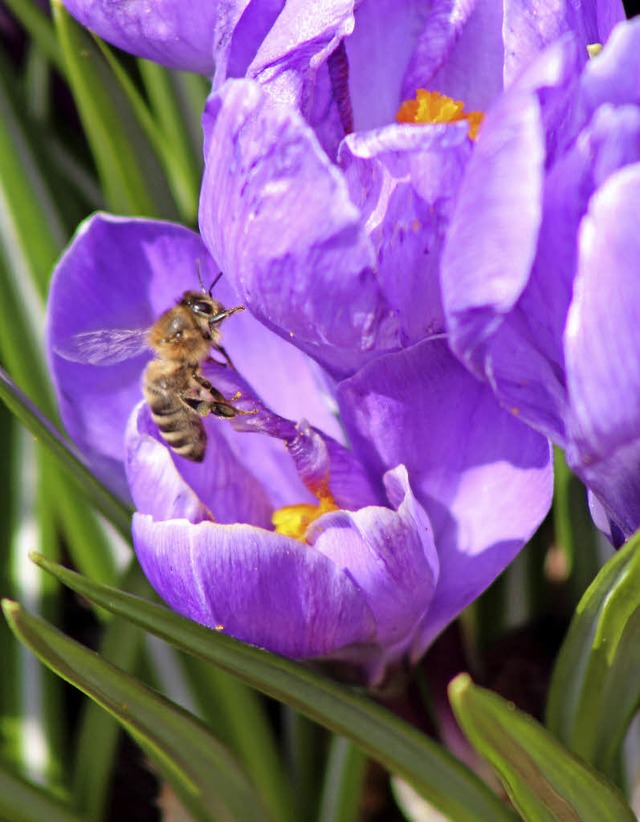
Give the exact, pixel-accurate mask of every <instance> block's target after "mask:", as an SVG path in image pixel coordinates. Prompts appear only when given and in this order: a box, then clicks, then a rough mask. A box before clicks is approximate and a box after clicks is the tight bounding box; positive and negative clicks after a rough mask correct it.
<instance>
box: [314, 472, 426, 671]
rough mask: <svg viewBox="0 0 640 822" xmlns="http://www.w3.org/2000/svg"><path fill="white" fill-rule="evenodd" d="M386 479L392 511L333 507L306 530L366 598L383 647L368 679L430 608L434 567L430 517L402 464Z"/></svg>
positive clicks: (398, 651)
mask: <svg viewBox="0 0 640 822" xmlns="http://www.w3.org/2000/svg"><path fill="white" fill-rule="evenodd" d="M386 481H387V482H388V483H389V485H390V488H391V491H390V496H392V497H393V501H394V503H395V505H396V506H397V510H395V511H394V510H391V509H389V508H381V507H370V508H362V509H360V510H359V511H353V512H349V511H336V512H333V513H330V514H325V515H324V516H323V517H321V518H320V519H318V520H317V521H316V522H315V523H313V525H312V526H311V527H310V529H309V532H308V537H309V541H310V543H311V545H312V546H313V547H314V548H315V549H316V550H317V551H320V552H321V553H322V554H324V555H325V556H328V557H331V559H332V560H333V561H334V562H335V563H336V565H337V566H338V567H339V568H343V569H344V570H345V572H348V574H349V576H350V577H351V578H352V579H353V580H354V581H355V582H356V583H357V585H358V587H359V588H360V589H361V590H362V591H363V593H364V595H365V597H366V599H367V601H368V603H369V607H370V608H371V611H372V613H373V616H374V619H375V621H376V643H377V644H379V646H380V647H381V648H383V649H385V653H384V654H383V655H380V652H379V651H378V652H377V654H376V655H375V657H374V659H373V660H372V663H373V665H374V667H373V668H370V672H369V675H370V677H371V679H372V680H373V681H376V680H377V679H378V678H379V677H380V676H381V675H382V673H383V671H384V667H385V663H386V661H389V660H391V659H394V658H395V659H399V658H401V657H402V656H404V655H406V653H407V650H408V648H409V647H410V646H411V644H412V642H413V641H414V639H415V634H416V632H417V630H418V628H419V626H420V623H421V621H422V619H423V616H424V614H425V612H426V611H427V610H428V608H429V605H430V602H431V599H432V597H433V593H434V590H435V587H436V583H437V580H438V570H439V561H438V555H437V552H436V549H435V545H434V541H433V532H432V530H431V525H430V523H429V518H428V516H427V514H426V513H425V511H424V509H423V508H422V506H421V505H420V504H419V503H418V502H417V501H416V499H415V497H414V496H413V494H412V492H411V489H410V487H409V481H408V477H407V472H406V469H405V468H404V467H403V466H400V467H398V468H396V469H394V470H393V471H390V472H389V473H388V474H387V477H386ZM376 669H377V671H376Z"/></svg>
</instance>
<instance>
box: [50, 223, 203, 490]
mask: <svg viewBox="0 0 640 822" xmlns="http://www.w3.org/2000/svg"><path fill="white" fill-rule="evenodd" d="M198 261H200V265H201V270H202V276H203V278H205V279H206V280H208V281H211V280H212V279H213V275H214V273H215V269H214V266H213V262H212V261H211V258H210V257H209V254H208V252H207V251H206V249H205V248H204V246H203V245H202V242H201V240H200V238H199V237H198V235H197V234H194V233H193V232H191V231H188V230H187V229H185V228H182V227H181V226H177V225H173V224H171V223H162V222H156V221H152V220H136V219H125V218H121V217H112V216H109V215H106V214H96V215H94V216H93V217H90V218H89V219H88V220H86V221H85V222H84V223H82V224H81V226H80V228H79V229H78V231H77V233H76V235H75V237H74V238H73V240H72V242H71V244H70V245H69V247H68V248H67V250H66V252H65V254H64V255H63V257H62V258H61V260H60V262H59V263H58V265H57V266H56V269H55V271H54V274H53V279H52V282H51V290H50V295H49V305H48V314H47V330H46V335H47V351H48V357H49V365H50V369H51V372H52V374H53V380H54V385H55V388H56V393H57V395H58V402H59V406H60V413H61V415H62V420H63V422H64V424H65V427H66V429H67V431H68V432H69V435H70V436H71V437H72V439H73V440H74V442H75V443H76V444H77V445H78V447H79V448H80V449H81V450H82V452H83V453H84V454H85V455H86V456H87V458H88V459H89V461H90V463H91V465H92V467H93V469H94V470H95V471H96V473H97V475H98V476H99V477H100V478H101V479H102V480H103V481H104V482H106V483H107V484H108V485H109V486H110V487H111V488H112V489H113V490H115V491H116V492H118V493H119V494H120V495H121V496H123V497H125V498H127V497H128V492H127V490H126V481H125V477H124V468H123V461H124V455H125V452H124V431H125V428H126V425H127V420H128V418H129V415H130V413H131V410H132V409H133V407H134V406H135V405H136V403H137V402H138V401H139V399H140V398H141V387H140V380H141V375H142V371H143V369H144V367H145V364H146V363H147V361H148V360H149V358H150V356H151V353H150V352H149V351H148V350H147V349H146V346H145V343H144V332H145V330H146V329H147V328H149V326H150V325H151V324H152V322H153V321H154V320H155V319H157V317H159V316H160V314H161V313H162V312H163V311H164V310H165V309H167V308H169V307H171V305H173V304H174V303H175V301H176V298H177V297H179V296H180V294H181V293H182V292H183V291H184V290H185V289H187V288H194V287H197V282H198V279H197V262H198ZM96 332H100V334H101V338H100V339H98V341H97V342H96V341H94V342H91V340H92V339H93V337H92V335H95V334H96ZM87 334H88V335H90V336H89V338H87V337H86V336H83V335H87ZM78 335H80V336H78ZM131 342H133V343H135V345H131V344H130V343H131ZM91 363H93V364H91Z"/></svg>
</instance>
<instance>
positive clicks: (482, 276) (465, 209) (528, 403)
mask: <svg viewBox="0 0 640 822" xmlns="http://www.w3.org/2000/svg"><path fill="white" fill-rule="evenodd" d="M580 59H581V58H580V57H579V56H578V54H577V51H576V48H575V45H574V44H573V43H572V42H571V41H567V40H564V41H560V42H559V43H557V44H556V45H554V46H553V47H551V48H550V49H549V50H548V51H547V52H546V53H545V55H544V57H542V58H541V59H540V60H539V61H537V62H536V63H535V64H534V65H533V66H531V67H530V68H529V70H528V71H527V72H526V73H525V74H524V75H523V76H522V77H521V78H520V79H519V81H518V83H517V84H516V85H515V86H514V87H513V88H512V89H511V90H510V91H509V92H507V93H506V94H505V95H504V96H503V97H502V98H500V100H499V101H498V102H497V103H496V105H495V106H494V108H493V109H492V110H491V111H490V113H489V115H488V116H487V119H486V121H485V123H484V125H483V128H482V131H481V134H480V138H479V140H478V143H477V146H476V150H475V151H474V152H473V155H472V157H471V160H470V162H469V165H468V168H467V172H466V174H465V177H464V179H463V183H462V186H461V189H460V196H459V198H458V202H457V205H456V209H455V211H454V215H453V218H452V222H451V227H450V230H449V233H448V236H447V241H446V244H445V249H444V253H443V264H442V293H443V302H444V307H445V314H446V316H447V326H448V329H449V331H450V334H451V346H452V348H453V350H454V351H455V352H456V354H457V355H458V356H459V357H460V358H461V359H462V361H463V362H464V363H465V364H466V365H467V367H468V368H470V370H472V371H473V373H475V374H476V375H477V376H479V377H481V378H484V379H486V380H488V381H489V382H490V383H491V384H492V385H493V387H494V390H495V392H496V395H497V396H498V398H499V399H500V401H501V402H502V404H503V405H504V406H505V407H507V408H510V409H513V410H514V411H515V412H516V413H518V414H519V415H521V417H522V418H523V419H525V420H527V421H528V422H530V423H531V424H532V425H535V426H536V427H537V428H539V430H541V431H542V432H543V433H545V434H546V435H549V436H553V437H554V438H556V439H557V440H558V441H563V437H564V413H565V403H566V396H565V387H564V380H563V368H562V362H561V361H562V354H561V350H560V348H559V346H558V341H557V335H556V337H555V338H554V337H553V335H549V334H548V333H546V331H545V329H544V327H542V328H541V329H539V330H537V329H533V328H532V327H531V311H532V309H531V305H532V304H534V305H540V304H544V303H545V301H548V297H549V295H548V294H547V293H545V289H547V290H548V288H549V287H552V286H553V288H554V289H555V290H556V291H557V292H558V293H559V294H560V296H561V298H560V299H559V300H557V301H556V300H551V301H550V302H551V305H552V308H551V309H550V310H551V312H552V315H551V316H550V317H549V318H548V319H547V320H544V318H545V317H547V314H546V312H545V313H544V314H543V315H542V317H541V319H540V322H543V321H544V322H546V323H547V325H549V326H551V327H559V326H560V327H561V324H562V322H563V320H564V314H565V313H566V309H567V306H568V300H569V298H570V289H571V281H572V278H573V268H572V266H571V260H572V255H571V254H569V255H567V254H566V253H565V252H564V245H566V243H564V245H563V247H562V248H561V249H557V246H554V248H555V250H556V251H558V254H557V256H556V257H555V258H554V259H553V263H554V264H555V265H557V264H559V262H560V259H563V261H564V262H565V265H566V267H565V269H564V270H563V271H562V272H561V273H560V274H558V278H557V283H556V284H555V285H554V284H553V283H551V284H550V283H549V281H548V277H547V276H546V271H545V270H544V269H545V265H546V264H548V262H549V260H548V257H549V255H550V254H551V253H552V252H550V251H549V249H548V248H547V245H548V244H546V243H545V242H543V241H542V236H541V232H544V234H545V237H546V236H547V235H549V236H550V237H551V238H552V239H553V242H556V241H557V239H558V238H557V237H556V236H555V235H556V234H557V221H556V219H555V218H557V217H558V213H556V214H555V215H554V214H553V209H551V210H550V212H549V213H548V214H547V221H546V223H545V222H544V221H543V217H544V216H545V212H544V211H543V207H542V206H543V195H544V193H545V189H544V187H543V186H544V172H545V162H546V160H547V146H546V140H545V132H544V126H545V125H547V123H546V122H545V121H546V120H547V119H548V118H549V114H548V113H545V115H544V120H545V121H543V115H542V112H541V108H540V103H539V98H538V95H539V94H542V93H544V94H545V96H546V99H547V100H549V98H550V97H551V95H552V94H554V95H555V97H554V98H553V99H554V103H555V104H554V106H550V107H551V108H552V111H553V113H554V115H555V117H556V118H557V119H559V118H560V117H561V116H562V114H561V106H562V102H563V101H565V103H564V105H565V113H566V107H567V104H566V101H567V98H568V96H569V94H570V89H571V87H572V84H574V83H575V81H574V78H575V77H576V76H577V71H578V66H579V65H580ZM556 98H557V102H556ZM565 171H566V172H567V175H568V176H569V177H570V179H571V181H572V182H573V183H574V185H575V183H576V181H577V180H578V178H579V172H580V167H579V166H578V168H577V169H573V167H571V168H570V169H569V168H568V169H566V170H565ZM557 173H558V175H559V176H561V174H562V171H558V172H557ZM516 180H517V185H516V184H515V183H514V181H516ZM554 182H555V183H557V182H558V181H554ZM575 188H577V185H575ZM548 191H549V192H551V197H550V199H551V201H552V202H553V201H554V200H553V198H554V197H555V196H556V193H557V192H556V188H554V187H553V186H550V187H549V189H548ZM560 197H561V198H562V195H560ZM563 202H565V206H563V207H559V208H558V209H556V211H558V212H561V213H562V214H564V215H565V216H567V217H569V216H571V214H570V212H571V211H572V209H573V200H572V199H570V198H566V201H563ZM573 211H575V209H573ZM579 218H580V213H579V211H578V213H577V214H576V215H573V221H574V223H575V222H576V221H577V220H579ZM538 249H539V251H538ZM537 254H539V255H540V260H539V262H538V263H537V265H536V268H537V270H538V271H539V272H542V273H541V277H540V278H536V277H535V270H534V276H533V277H532V268H533V267H534V261H536V255H537ZM527 289H528V290H527ZM554 312H555V313H554ZM538 313H539V312H538ZM535 316H536V317H537V316H538V314H537V313H536V314H535ZM549 343H550V344H551V345H552V346H553V348H552V350H551V351H550V350H549Z"/></svg>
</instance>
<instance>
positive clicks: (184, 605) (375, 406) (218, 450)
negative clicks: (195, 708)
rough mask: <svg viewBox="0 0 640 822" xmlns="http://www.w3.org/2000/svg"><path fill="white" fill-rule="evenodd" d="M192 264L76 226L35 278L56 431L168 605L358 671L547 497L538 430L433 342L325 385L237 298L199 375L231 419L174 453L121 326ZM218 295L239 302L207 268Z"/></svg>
mask: <svg viewBox="0 0 640 822" xmlns="http://www.w3.org/2000/svg"><path fill="white" fill-rule="evenodd" d="M198 265H199V266H200V269H201V271H202V278H203V281H204V282H205V283H207V282H211V281H212V280H213V279H214V275H215V273H216V267H215V264H214V262H213V260H212V259H211V258H210V257H209V256H208V254H207V252H206V250H205V248H204V246H203V245H202V243H201V241H200V239H199V237H198V236H197V235H195V234H193V233H192V232H189V231H188V230H186V229H183V228H181V227H179V226H175V225H171V224H167V223H158V222H153V221H147V220H125V219H119V218H113V217H107V216H104V215H96V216H94V217H93V218H91V219H90V220H89V221H88V222H87V223H85V224H84V225H83V226H82V227H81V229H80V231H79V232H78V234H77V235H76V237H75V238H74V240H73V242H72V244H71V246H70V247H69V249H68V250H67V252H66V253H65V255H64V256H63V258H62V260H61V261H60V263H59V265H58V267H57V269H56V272H55V275H54V280H53V284H52V290H51V297H50V304H49V322H48V332H47V335H48V350H49V358H50V363H51V368H52V371H53V374H54V379H55V384H56V389H57V393H58V397H59V401H60V407H61V411H62V414H63V417H64V420H65V424H66V426H67V429H68V431H69V433H70V435H71V436H72V437H73V438H74V440H75V441H76V443H77V444H78V445H79V446H80V447H81V449H82V450H83V452H84V453H85V454H86V456H87V459H88V461H89V463H90V464H91V465H92V466H93V467H94V469H95V470H96V472H97V473H99V474H100V475H101V476H102V477H103V479H105V481H107V482H108V483H109V484H110V485H111V486H112V487H113V488H116V489H119V490H120V491H121V492H123V493H127V490H126V489H128V492H129V493H130V495H131V497H132V498H133V501H134V503H135V506H136V509H137V513H136V514H135V516H134V522H133V537H134V545H135V549H136V552H137V555H138V557H139V560H140V563H141V565H142V567H143V568H144V570H145V572H146V574H147V575H148V577H149V579H150V581H151V583H152V584H153V585H154V587H155V588H156V590H157V591H158V592H159V593H160V595H161V596H162V597H163V598H164V599H165V600H166V601H167V602H168V603H169V605H171V607H173V608H174V609H175V610H177V611H179V612H180V613H182V614H184V615H186V616H188V617H191V618H193V619H195V620H198V621H199V622H202V623H203V624H205V625H208V626H210V627H211V628H213V629H215V630H221V631H225V632H228V633H230V634H232V635H233V636H236V637H238V638H240V639H243V640H246V641H248V642H251V643H253V644H256V645H260V646H262V647H264V648H267V649H269V650H272V651H275V652H277V653H281V654H285V655H287V656H290V657H293V658H314V657H330V658H334V659H340V660H341V661H342V662H345V663H347V664H350V665H353V666H355V667H356V668H357V669H358V670H359V672H360V675H361V676H362V677H363V678H364V679H365V680H366V681H368V682H369V683H372V684H373V683H378V682H380V681H381V679H382V678H383V676H384V674H385V671H387V670H388V669H389V667H391V666H396V665H402V664H406V663H407V662H411V661H414V660H415V659H417V658H418V657H419V656H420V655H421V654H422V653H423V652H424V650H425V649H426V647H427V645H428V644H429V642H430V641H431V640H432V639H433V638H434V636H435V635H436V634H437V633H438V632H439V631H440V630H442V628H443V627H444V626H445V625H446V624H447V623H448V622H450V621H451V620H452V619H453V618H454V617H455V616H456V615H457V614H458V613H459V612H460V611H461V610H462V608H464V607H465V606H466V605H467V604H468V603H469V602H471V601H472V600H473V599H474V598H475V597H476V596H477V595H478V594H479V593H481V591H482V590H484V589H485V588H486V586H487V585H488V584H489V583H490V582H491V581H492V580H493V579H494V578H495V577H496V575H497V574H498V573H500V571H501V570H502V569H503V568H504V567H505V566H506V565H507V564H508V563H509V562H510V561H511V559H512V558H513V557H514V556H515V554H516V553H517V552H518V551H519V549H520V548H521V547H522V546H523V544H524V543H525V542H526V540H527V539H528V538H529V536H530V535H531V533H532V532H533V531H534V530H535V528H536V527H537V525H538V524H539V522H540V521H541V519H542V518H543V517H544V515H545V513H546V512H547V510H548V508H549V505H550V500H551V490H552V474H551V463H550V453H549V447H548V444H547V442H546V441H545V440H544V439H543V438H542V437H540V436H539V435H538V434H536V433H535V432H533V431H531V430H530V429H528V428H527V427H525V426H523V425H521V424H520V423H519V422H518V421H517V420H515V419H514V418H513V417H512V416H511V415H509V414H508V413H506V412H505V411H503V410H502V409H500V407H499V406H498V405H497V403H496V402H495V400H494V398H493V395H492V393H491V391H490V390H489V389H488V388H487V387H485V386H483V385H482V384H481V383H479V382H478V381H477V380H475V379H474V378H473V377H472V376H471V375H469V374H468V373H467V371H466V370H465V369H464V368H463V367H462V366H461V365H460V364H459V363H458V362H457V361H456V359H455V358H454V357H453V356H452V355H451V354H450V353H449V351H448V348H447V346H446V343H445V342H444V341H443V340H441V339H426V340H423V341H421V342H419V343H417V344H415V345H413V346H409V347H407V348H406V349H404V350H402V351H398V352H395V353H390V354H386V355H384V356H380V357H378V358H377V359H376V360H375V361H373V362H370V363H369V364H367V365H366V366H364V367H362V368H360V369H358V370H357V371H355V372H354V373H353V374H352V375H351V376H350V377H349V378H348V379H345V380H343V381H342V382H340V383H339V384H337V385H333V387H332V391H331V394H330V393H329V391H328V389H327V385H328V383H327V380H326V378H324V377H323V375H322V373H321V371H320V369H319V368H318V366H317V365H316V364H315V363H314V362H313V361H311V360H310V359H309V358H308V357H306V356H305V355H304V354H302V353H301V352H300V351H299V350H298V349H297V348H296V347H294V346H293V345H291V344H289V343H287V342H286V341H284V340H283V339H282V338H281V337H279V336H277V335H275V334H273V333H272V332H270V331H269V330H268V329H267V328H265V326H263V325H262V324H260V323H259V322H257V321H256V320H255V318H253V317H252V316H251V315H250V313H249V312H246V311H245V312H241V313H238V314H236V315H234V316H233V317H232V318H230V319H228V320H226V321H225V324H224V344H225V348H226V350H227V351H228V352H229V354H230V356H231V359H232V360H233V362H234V365H235V369H232V368H230V367H228V366H223V365H221V364H218V363H215V362H205V363H204V364H203V366H202V371H203V374H204V375H205V376H206V377H207V378H208V379H209V380H210V382H211V383H212V384H213V385H215V386H216V388H218V389H219V390H220V391H222V393H223V394H224V395H225V396H226V397H229V398H234V402H235V404H236V407H237V409H238V410H240V411H245V412H247V413H246V414H245V415H242V416H237V417H234V418H233V419H230V420H229V419H221V418H217V417H206V418H205V419H204V424H205V427H206V433H207V448H206V454H205V458H204V461H203V462H202V463H201V464H196V463H193V462H190V461H188V460H186V459H184V458H182V457H179V456H177V455H176V454H175V452H173V451H172V450H171V449H170V448H169V447H168V446H167V444H166V443H165V442H164V440H162V438H161V437H160V436H159V433H158V431H157V429H156V426H155V425H154V424H153V422H152V420H151V417H150V412H149V409H148V407H147V406H146V404H145V403H144V402H142V393H141V385H140V381H141V375H142V371H143V369H144V366H145V364H146V362H147V361H148V360H149V357H150V356H151V354H150V352H148V351H136V350H134V349H133V348H131V349H129V348H127V346H126V345H125V344H124V342H123V341H124V340H125V339H126V336H127V334H130V333H131V331H133V330H135V329H140V328H145V327H147V326H148V325H150V324H151V323H152V322H153V321H154V320H155V319H156V318H157V317H158V316H159V315H160V314H161V313H162V312H163V311H164V310H166V309H167V308H169V307H171V306H172V305H173V304H175V301H176V299H177V298H178V297H179V296H180V295H181V294H182V293H183V292H184V291H185V290H190V289H193V288H194V287H197V266H198ZM194 281H195V282H194ZM216 297H217V298H218V299H219V300H221V301H222V302H223V303H224V304H225V305H227V306H232V305H235V304H237V298H236V297H235V296H234V295H233V293H232V292H231V289H230V287H229V284H228V282H225V278H223V279H222V280H221V281H220V283H219V284H218V285H216ZM78 306H82V311H79V310H78ZM125 329H127V331H125ZM96 332H97V333H96ZM87 339H91V340H93V341H95V340H98V341H102V343H104V342H107V341H110V342H109V344H107V345H106V346H104V347H105V348H106V349H107V350H106V352H105V353H104V354H103V356H102V357H100V355H99V352H98V350H97V349H98V348H99V346H98V345H97V344H96V345H95V346H94V348H92V349H91V351H90V353H88V354H87V353H83V352H82V351H81V350H80V346H79V345H78V340H80V341H83V340H87ZM114 341H118V345H117V346H116V349H117V350H113V343H114ZM110 346H111V347H110ZM109 350H111V354H109ZM336 411H337V412H338V413H339V415H340V419H341V421H342V424H343V425H344V431H346V433H347V435H348V437H349V438H350V440H351V447H350V448H348V447H346V445H345V444H344V435H343V429H342V428H341V427H340V426H339V425H338V424H337V420H336ZM292 420H294V421H295V422H293V421H292ZM305 420H308V422H307V421H305Z"/></svg>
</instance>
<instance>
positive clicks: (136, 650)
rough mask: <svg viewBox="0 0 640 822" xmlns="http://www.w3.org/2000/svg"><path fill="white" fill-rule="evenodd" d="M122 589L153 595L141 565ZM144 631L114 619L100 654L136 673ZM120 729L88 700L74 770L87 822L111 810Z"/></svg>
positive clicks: (76, 796)
mask: <svg viewBox="0 0 640 822" xmlns="http://www.w3.org/2000/svg"><path fill="white" fill-rule="evenodd" d="M121 584H122V586H123V587H124V588H125V589H126V590H127V591H130V592H131V593H133V594H136V595H138V596H140V595H145V594H146V595H149V592H150V586H149V583H148V582H147V580H146V578H145V577H144V576H143V574H142V571H141V570H140V566H139V565H138V563H137V562H135V561H132V562H131V564H130V565H129V568H128V569H127V572H126V574H125V575H124V577H123V579H122V582H121ZM142 638H143V635H142V632H141V631H140V629H139V628H137V627H136V626H135V625H132V624H131V623H130V622H128V621H127V620H125V619H121V618H115V619H111V620H110V621H109V622H108V624H107V625H106V627H105V629H104V633H103V635H102V639H101V642H100V648H99V653H100V656H101V657H102V659H104V660H106V661H107V662H110V663H112V664H113V665H115V666H116V667H118V668H119V669H120V670H124V671H126V672H127V673H133V672H135V671H136V669H137V667H138V663H139V660H140V656H141V651H142V649H143V642H142ZM119 734H120V727H119V725H118V723H117V722H116V720H115V719H114V717H113V716H112V715H111V714H110V713H107V711H104V710H102V708H101V707H100V705H99V704H98V703H96V702H93V701H92V700H86V701H85V703H84V705H83V708H82V712H81V715H80V718H79V720H78V732H77V735H76V740H77V741H76V746H75V751H74V763H73V769H72V777H71V783H72V795H73V798H74V801H75V803H76V807H77V808H78V810H79V811H80V812H81V814H82V818H83V820H85V822H98V820H101V819H103V818H104V814H105V812H106V810H107V807H108V804H107V796H108V793H109V789H110V787H111V780H112V778H113V772H114V764H115V757H116V755H117V753H118V739H119Z"/></svg>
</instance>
